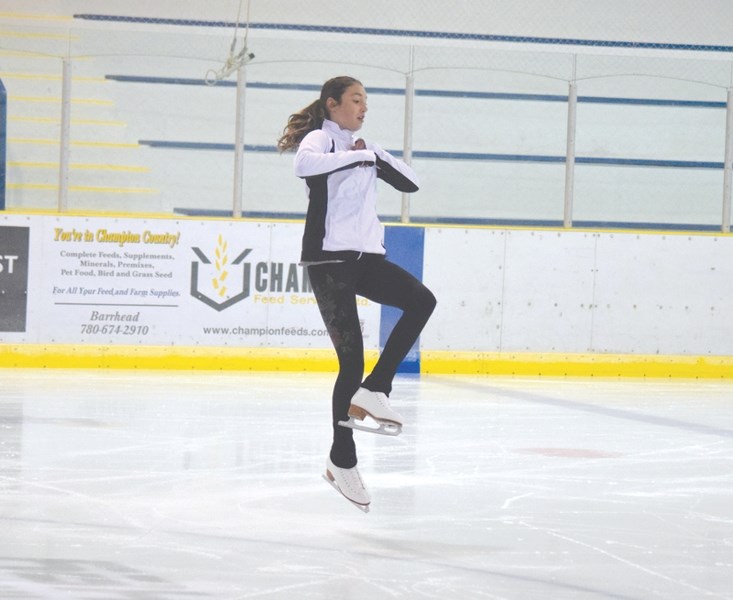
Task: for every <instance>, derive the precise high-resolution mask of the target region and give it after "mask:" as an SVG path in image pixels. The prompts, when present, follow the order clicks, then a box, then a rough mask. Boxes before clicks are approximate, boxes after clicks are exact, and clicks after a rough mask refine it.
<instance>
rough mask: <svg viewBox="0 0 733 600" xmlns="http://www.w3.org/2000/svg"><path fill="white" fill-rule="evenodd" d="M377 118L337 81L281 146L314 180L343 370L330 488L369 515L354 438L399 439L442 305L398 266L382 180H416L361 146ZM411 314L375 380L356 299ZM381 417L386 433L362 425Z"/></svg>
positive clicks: (399, 184) (309, 233)
mask: <svg viewBox="0 0 733 600" xmlns="http://www.w3.org/2000/svg"><path fill="white" fill-rule="evenodd" d="M366 112H367V93H366V91H365V89H364V86H363V85H362V84H361V83H360V82H359V81H357V80H356V79H354V78H352V77H335V78H333V79H330V80H329V81H327V82H326V83H325V84H324V85H323V87H322V88H321V95H320V98H319V99H318V100H316V101H315V102H313V103H312V104H310V105H309V106H307V107H306V108H304V109H302V110H301V111H299V112H297V113H295V114H293V115H291V116H290V118H289V119H288V123H287V125H286V127H285V129H284V131H283V135H282V137H281V138H280V139H279V141H278V148H279V149H280V151H286V150H291V149H296V148H297V153H296V155H295V174H296V175H297V176H298V177H300V178H302V179H304V180H305V183H306V188H307V193H308V200H309V203H308V211H307V215H306V221H305V231H304V234H303V246H302V253H301V262H302V263H303V264H305V265H307V268H308V276H309V278H310V281H311V286H312V288H313V293H314V294H315V297H316V302H317V303H318V308H319V310H320V312H321V316H322V317H323V321H324V323H325V325H326V328H327V329H328V332H329V335H330V337H331V341H332V342H333V345H334V348H335V349H336V354H337V356H338V362H339V372H338V377H337V378H336V383H335V386H334V389H333V399H332V407H333V409H332V410H333V444H332V446H331V452H330V454H329V457H328V460H327V462H326V474H325V477H326V478H327V480H328V481H329V482H330V483H331V484H332V485H333V486H334V487H335V488H336V489H337V490H338V491H339V492H341V493H342V494H343V495H344V496H345V497H346V498H347V499H348V500H350V501H351V502H352V503H354V504H355V505H356V506H357V507H359V508H361V509H362V510H363V511H365V512H367V511H368V510H369V503H370V502H371V497H370V495H369V492H368V491H367V489H366V487H365V485H364V482H363V481H362V479H361V476H360V474H359V471H358V469H357V466H356V465H357V458H356V446H355V444H354V432H353V430H354V429H361V430H366V431H374V432H376V433H385V434H387V435H398V434H399V433H400V432H401V430H402V422H403V420H402V417H401V416H400V415H399V414H397V413H396V412H395V411H394V410H392V408H391V407H390V405H389V401H388V396H389V394H390V392H391V391H392V380H393V379H394V377H395V374H396V372H397V368H398V367H399V365H400V363H401V362H402V360H403V359H404V358H405V356H406V355H407V353H408V352H409V350H410V348H411V347H412V345H413V344H414V342H415V340H416V339H417V337H418V336H419V335H420V332H421V331H422V329H423V327H424V326H425V323H426V322H427V320H428V318H429V317H430V315H431V313H432V312H433V309H434V308H435V303H436V301H435V297H434V296H433V294H432V293H431V292H430V290H428V289H427V288H426V287H425V286H424V285H423V284H422V283H421V282H420V281H418V280H417V279H416V278H415V277H413V276H412V275H411V274H409V273H408V272H407V271H405V270H403V269H402V268H400V267H398V266H397V265H395V264H394V263H391V262H389V261H388V260H387V259H386V257H385V249H384V245H383V239H384V228H383V227H382V224H381V223H380V222H379V218H378V216H377V209H376V199H377V198H376V183H377V179H382V180H384V181H386V182H387V183H389V184H390V185H392V186H393V187H395V188H396V189H398V190H399V191H402V192H415V191H417V189H418V180H417V176H416V175H415V172H414V171H413V170H412V169H411V168H410V167H409V166H408V165H407V164H405V163H404V162H402V161H401V160H399V159H397V158H395V157H394V156H392V155H391V154H389V153H388V152H386V151H385V150H383V149H382V148H381V147H380V146H378V145H377V144H375V143H372V142H365V141H364V140H363V139H361V138H356V135H355V134H356V132H357V131H359V129H361V127H362V125H363V124H364V117H365V116H366ZM357 295H359V296H363V297H365V298H367V299H369V300H371V301H374V302H377V303H379V304H386V305H389V306H396V307H397V308H399V309H401V310H402V311H403V313H402V316H401V317H400V319H399V321H398V322H397V324H396V325H395V327H394V329H393V330H392V333H391V334H390V336H389V339H388V340H387V342H386V344H385V345H384V349H383V350H382V353H381V355H380V357H379V360H378V361H377V363H376V365H375V366H374V369H373V370H372V372H371V373H370V374H369V376H368V377H367V378H366V379H364V380H363V381H362V378H363V377H364V343H363V339H362V333H361V326H360V323H359V317H358V313H357V308H356V306H357V303H356V296H357ZM367 416H369V417H371V418H372V419H374V421H375V422H376V423H377V425H378V428H369V427H366V426H364V425H361V424H360V423H359V421H363V420H364V418H365V417H367Z"/></svg>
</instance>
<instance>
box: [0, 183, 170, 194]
mask: <svg viewBox="0 0 733 600" xmlns="http://www.w3.org/2000/svg"><path fill="white" fill-rule="evenodd" d="M7 188H8V189H9V190H41V191H47V192H53V191H58V189H59V186H58V185H55V184H53V183H9V184H7ZM69 191H70V192H94V193H96V194H157V193H158V192H159V190H158V189H156V188H126V187H104V186H94V185H70V186H69Z"/></svg>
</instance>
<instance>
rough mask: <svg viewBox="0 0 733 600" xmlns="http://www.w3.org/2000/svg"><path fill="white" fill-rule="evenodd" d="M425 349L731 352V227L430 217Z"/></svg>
mask: <svg viewBox="0 0 733 600" xmlns="http://www.w3.org/2000/svg"><path fill="white" fill-rule="evenodd" d="M424 279H425V282H426V284H427V285H428V286H429V287H430V288H431V289H433V290H434V291H435V294H436V296H437V298H438V306H437V308H436V311H435V313H434V315H433V317H432V319H431V322H430V323H429V324H428V327H427V328H426V330H425V331H424V332H423V335H422V338H421V343H422V348H423V349H431V350H453V351H468V352H496V351H502V352H566V353H575V352H579V353H588V352H604V353H629V354H657V353H658V354H692V355H724V356H725V355H731V354H733V309H732V308H731V298H733V237H731V236H716V235H706V234H699V235H675V234H658V233H646V234H645V233H626V232H622V233H617V232H588V231H529V230H493V229H482V228H475V229H457V228H456V229H453V228H445V229H443V228H430V229H428V230H427V232H426V236H425V268H424Z"/></svg>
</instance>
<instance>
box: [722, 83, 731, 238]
mask: <svg viewBox="0 0 733 600" xmlns="http://www.w3.org/2000/svg"><path fill="white" fill-rule="evenodd" d="M732 181H733V88H728V104H727V109H726V116H725V162H724V163H723V226H722V231H723V233H730V203H731V182H732Z"/></svg>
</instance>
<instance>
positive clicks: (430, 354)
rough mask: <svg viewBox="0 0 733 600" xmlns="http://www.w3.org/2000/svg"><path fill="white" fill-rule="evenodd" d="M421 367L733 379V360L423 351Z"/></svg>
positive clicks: (434, 370) (501, 372)
mask: <svg viewBox="0 0 733 600" xmlns="http://www.w3.org/2000/svg"><path fill="white" fill-rule="evenodd" d="M420 365H421V369H422V372H423V373H433V374H457V375H515V376H542V377H650V378H651V377H664V378H669V377H674V378H691V379H698V378H699V379H733V356H673V355H668V356H660V355H645V354H564V353H552V352H550V353H531V352H516V353H514V352H506V353H501V352H452V351H439V350H424V351H423V352H421V355H420Z"/></svg>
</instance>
